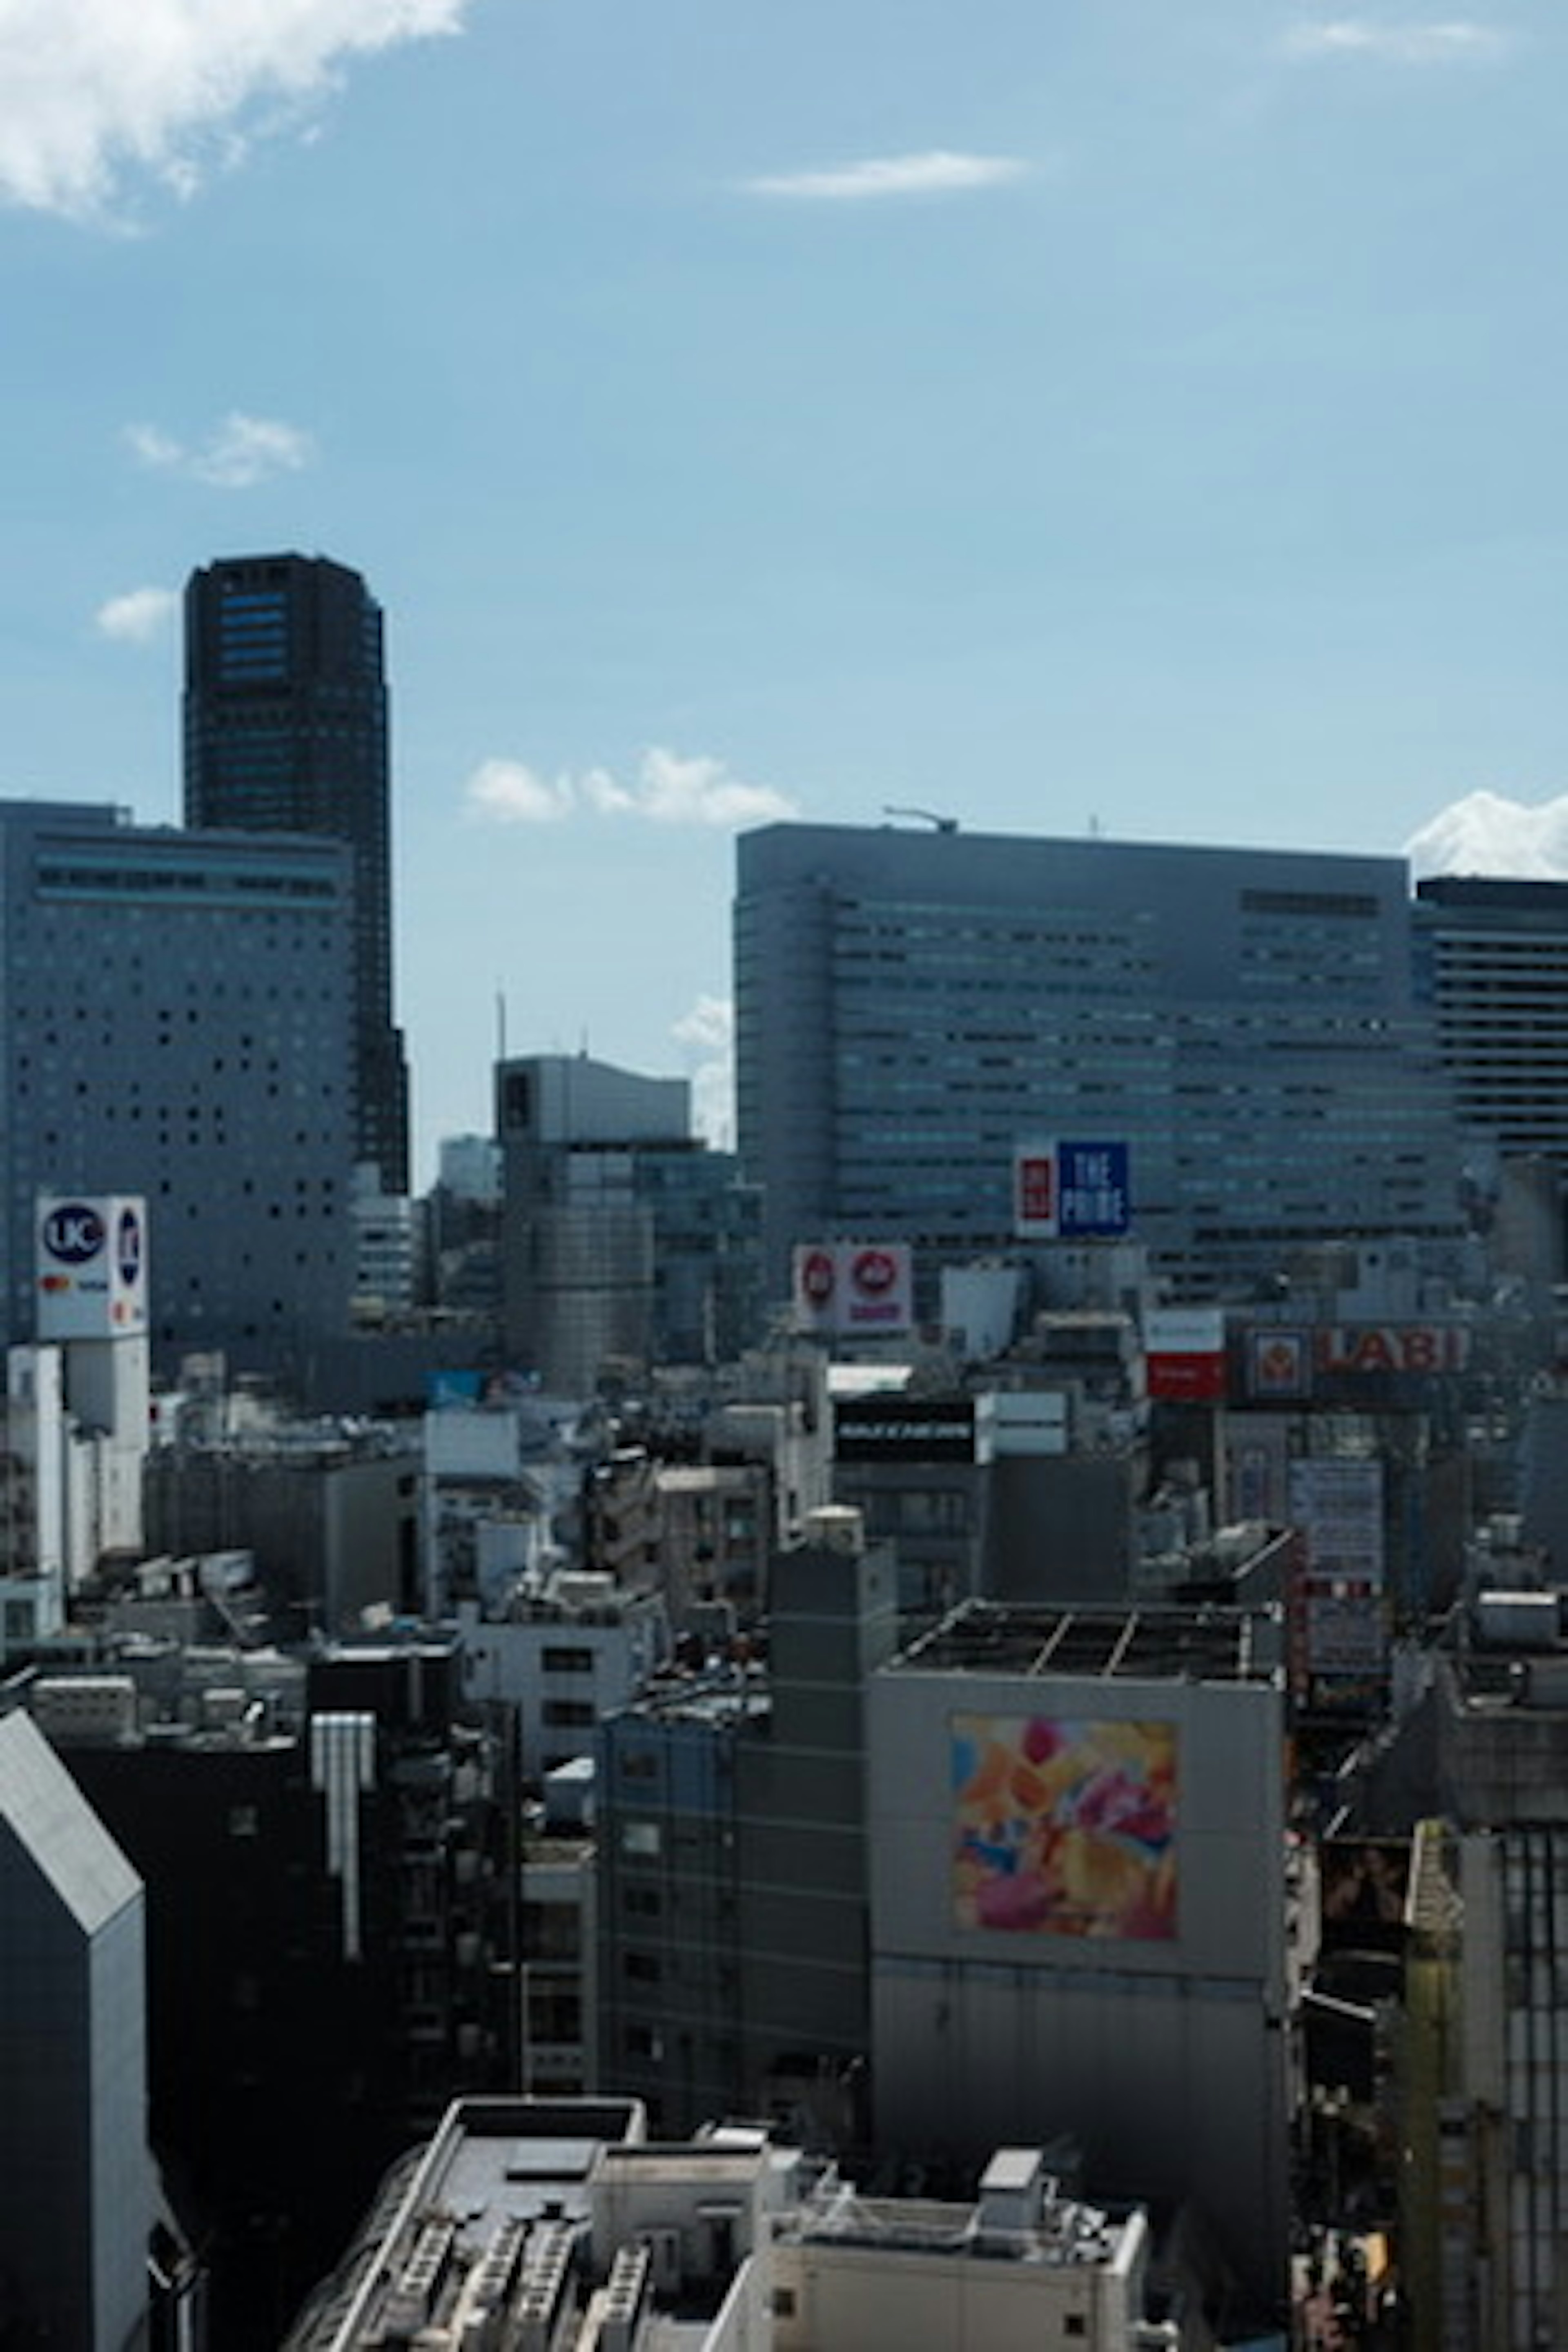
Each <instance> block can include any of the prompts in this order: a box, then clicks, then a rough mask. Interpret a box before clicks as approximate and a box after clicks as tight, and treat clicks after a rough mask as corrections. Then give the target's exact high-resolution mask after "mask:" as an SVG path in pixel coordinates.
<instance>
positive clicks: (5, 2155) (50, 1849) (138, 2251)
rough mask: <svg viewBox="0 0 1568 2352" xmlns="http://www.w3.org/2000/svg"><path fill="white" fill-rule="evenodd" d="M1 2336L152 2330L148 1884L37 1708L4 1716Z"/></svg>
mask: <svg viewBox="0 0 1568 2352" xmlns="http://www.w3.org/2000/svg"><path fill="white" fill-rule="evenodd" d="M0 2082H3V2083H4V2084H5V2095H4V2097H3V2098H0V2341H4V2342H5V2343H7V2344H12V2343H15V2344H59V2345H71V2346H78V2347H80V2352H135V2347H138V2346H140V2345H142V2344H144V2343H145V2342H146V2340H147V2339H146V2335H145V2328H146V2322H147V2304H148V2298H147V2254H148V2239H149V2235H150V2233H151V2231H152V2226H153V2166H152V2160H151V2158H150V2157H149V2154H148V2149H147V2115H146V2100H147V2028H146V2008H145V1997H144V1993H143V1988H142V1883H141V1881H140V1879H139V1878H138V1877H137V1875H136V1873H135V1872H134V1870H132V1866H131V1864H129V1863H128V1862H127V1860H126V1859H125V1856H124V1854H123V1853H121V1850H120V1848H119V1847H118V1846H117V1845H116V1844H115V1843H114V1841H113V1840H112V1838H110V1835H109V1832H107V1831H106V1830H105V1829H104V1827H103V1825H102V1823H101V1822H100V1820H99V1819H98V1817H97V1816H96V1815H95V1814H94V1813H93V1812H92V1811H91V1810H90V1808H89V1806H88V1805H87V1803H86V1802H85V1801H84V1800H83V1799H82V1798H81V1797H80V1796H79V1794H78V1792H77V1790H76V1789H75V1788H74V1787H73V1786H72V1783H71V1780H70V1776H69V1774H68V1772H67V1771H66V1769H65V1767H64V1766H63V1765H62V1764H61V1763H60V1761H59V1759H58V1757H57V1756H56V1755H55V1753H54V1750H53V1749H52V1748H50V1746H49V1744H48V1742H47V1739H45V1738H44V1737H43V1735H42V1733H41V1732H39V1731H38V1729H37V1727H36V1726H35V1725H34V1723H33V1722H32V1720H31V1719H30V1717H27V1716H26V1715H23V1714H21V1713H19V1712H18V1713H15V1714H11V1715H6V1716H4V1717H0Z"/></svg>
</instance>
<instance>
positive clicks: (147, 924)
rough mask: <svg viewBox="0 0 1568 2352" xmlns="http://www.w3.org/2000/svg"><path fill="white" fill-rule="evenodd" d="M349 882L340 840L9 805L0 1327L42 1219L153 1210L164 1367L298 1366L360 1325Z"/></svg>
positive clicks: (96, 809)
mask: <svg viewBox="0 0 1568 2352" xmlns="http://www.w3.org/2000/svg"><path fill="white" fill-rule="evenodd" d="M352 1006H353V877H352V870H351V858H350V853H349V852H348V851H347V850H346V849H345V848H342V847H341V846H340V845H337V844H336V843H331V842H324V841H309V840H304V839H301V838H300V837H298V836H295V837H291V838H284V837H282V836H281V835H279V836H278V837H276V838H273V839H261V838H255V837H253V838H249V839H240V838H237V837H236V836H235V835H224V834H211V833H179V832H175V831H174V830H172V829H163V828H154V827H142V826H137V825H133V824H130V823H129V822H128V821H127V820H126V819H125V818H124V817H123V815H122V814H121V813H120V812H117V811H116V810H114V809H112V808H108V807H101V806H92V805H78V804H74V803H46V802H15V801H13V802H5V803H0V1084H3V1086H4V1093H5V1103H6V1108H7V1121H6V1130H5V1147H4V1172H5V1193H4V1201H3V1204H0V1314H3V1316H4V1318H5V1327H6V1337H7V1338H8V1339H11V1340H14V1341H15V1340H22V1339H29V1338H31V1337H32V1336H33V1335H34V1331H35V1328H36V1319H37V1318H36V1315H35V1307H34V1299H35V1291H34V1248H35V1240H34V1234H35V1225H36V1221H37V1202H38V1199H39V1197H40V1196H41V1195H43V1194H52V1195H54V1196H55V1197H57V1198H60V1199H70V1198H71V1197H73V1196H75V1195H78V1194H85V1195H87V1196H89V1197H94V1196H99V1195H103V1194H107V1193H122V1192H123V1193H135V1194H139V1195H141V1196H142V1198H143V1199H144V1200H145V1202H146V1206H147V1217H148V1225H149V1229H150V1231H149V1240H148V1262H149V1277H148V1279H149V1294H150V1313H149V1317H148V1333H149V1338H150V1339H151V1341H152V1344H153V1353H154V1356H155V1357H156V1356H158V1355H159V1354H162V1355H163V1357H164V1359H165V1360H167V1359H168V1357H169V1356H170V1355H171V1354H172V1353H173V1352H174V1351H176V1350H178V1349H184V1348H222V1349H227V1350H229V1352H230V1354H231V1356H232V1358H233V1360H235V1361H236V1362H237V1363H238V1364H243V1365H253V1364H260V1365H276V1364H279V1362H282V1361H285V1360H289V1359H290V1358H292V1359H295V1360H299V1359H300V1358H302V1357H303V1356H305V1355H306V1354H307V1353H308V1351H309V1349H310V1347H311V1346H312V1345H313V1344H314V1342H315V1341H316V1340H317V1339H320V1338H321V1337H323V1336H325V1335H326V1334H329V1333H336V1332H338V1331H341V1330H342V1328H344V1326H345V1324H346V1321H347V1314H348V1296H349V1281H350V1275H351V1264H350V1260H351V1246H350V1240H349V1223H348V1219H349V1186H350V1180H351V1176H352V1172H353V1050H352V1020H353V1014H352Z"/></svg>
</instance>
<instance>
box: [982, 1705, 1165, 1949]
mask: <svg viewBox="0 0 1568 2352" xmlns="http://www.w3.org/2000/svg"><path fill="white" fill-rule="evenodd" d="M949 1738H950V1743H951V1749H952V1764H951V1769H952V1906H953V1917H954V1919H955V1921H956V1923H957V1925H958V1926H959V1927H974V1928H982V1929H986V1930H989V1931H991V1932H994V1933H999V1934H1005V1935H1031V1936H1076V1937H1096V1938H1100V1937H1121V1938H1123V1939H1124V1940H1128V1941H1131V1942H1135V1943H1159V1942H1169V1941H1171V1940H1173V1938H1174V1937H1175V1934H1176V1799H1177V1785H1178V1778H1179V1774H1178V1733H1177V1727H1176V1726H1175V1725H1174V1724H1173V1723H1162V1722H1131V1723H1116V1722H1107V1721H1104V1720H1100V1719H1097V1718H1095V1717H1069V1716H1047V1715H1035V1716H995V1715H955V1716H953V1717H952V1718H951V1721H950V1724H949Z"/></svg>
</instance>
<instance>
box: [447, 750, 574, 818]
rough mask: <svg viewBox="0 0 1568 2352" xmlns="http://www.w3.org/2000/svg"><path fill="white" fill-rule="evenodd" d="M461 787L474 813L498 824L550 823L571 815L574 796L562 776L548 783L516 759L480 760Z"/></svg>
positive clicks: (570, 786) (569, 785) (569, 784)
mask: <svg viewBox="0 0 1568 2352" xmlns="http://www.w3.org/2000/svg"><path fill="white" fill-rule="evenodd" d="M465 789H466V793H467V798H468V806H469V808H470V809H471V810H472V811H473V813H474V814H475V815H476V816H480V817H490V818H493V819H494V820H495V821H496V822H497V823H498V824H555V823H557V821H558V820H559V819H560V818H562V817H563V816H569V815H570V814H571V813H572V809H573V807H574V803H575V798H576V795H575V794H574V792H573V789H572V785H571V783H570V782H569V781H568V780H567V779H566V778H565V777H564V776H562V777H559V778H557V780H556V781H555V782H554V783H551V782H549V780H548V779H547V778H546V777H543V776H541V775H536V774H535V772H534V771H533V770H532V769H531V768H525V767H524V766H523V765H522V763H521V761H519V760H486V761H482V762H481V764H480V765H479V767H477V768H476V769H475V770H474V772H473V774H472V775H471V776H470V777H469V778H468V784H467V786H466V788H465Z"/></svg>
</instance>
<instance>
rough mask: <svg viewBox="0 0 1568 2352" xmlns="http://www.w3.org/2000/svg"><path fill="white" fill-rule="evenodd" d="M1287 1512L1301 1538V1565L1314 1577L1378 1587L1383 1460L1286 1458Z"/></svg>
mask: <svg viewBox="0 0 1568 2352" xmlns="http://www.w3.org/2000/svg"><path fill="white" fill-rule="evenodd" d="M1289 1511H1290V1517H1291V1518H1292V1520H1293V1521H1294V1522H1295V1524H1296V1526H1297V1527H1299V1528H1300V1530H1301V1532H1302V1534H1303V1535H1304V1536H1305V1537H1306V1538H1307V1564H1308V1568H1309V1570H1310V1573H1311V1575H1312V1576H1314V1577H1315V1578H1317V1579H1319V1580H1323V1579H1332V1578H1343V1579H1349V1580H1351V1581H1352V1582H1353V1583H1359V1584H1364V1585H1366V1586H1367V1587H1369V1588H1370V1589H1371V1590H1373V1591H1381V1589H1382V1586H1383V1573H1384V1534H1383V1465H1382V1463H1381V1462H1380V1461H1377V1460H1366V1459H1359V1458H1349V1459H1347V1458H1343V1457H1340V1456H1336V1455H1317V1456H1309V1457H1307V1458H1306V1459H1304V1460H1301V1461H1296V1462H1292V1463H1291V1465H1290V1476H1289Z"/></svg>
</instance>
